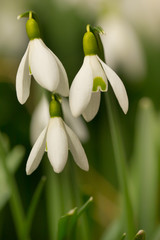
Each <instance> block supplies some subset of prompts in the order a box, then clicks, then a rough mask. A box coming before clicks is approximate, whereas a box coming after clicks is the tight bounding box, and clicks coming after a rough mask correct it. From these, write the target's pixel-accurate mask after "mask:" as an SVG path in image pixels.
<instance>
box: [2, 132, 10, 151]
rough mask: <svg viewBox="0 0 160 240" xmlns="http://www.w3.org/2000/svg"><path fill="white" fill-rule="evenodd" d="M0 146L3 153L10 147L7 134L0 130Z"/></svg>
mask: <svg viewBox="0 0 160 240" xmlns="http://www.w3.org/2000/svg"><path fill="white" fill-rule="evenodd" d="M0 148H1V150H2V151H3V152H4V154H5V155H6V154H7V153H8V152H9V148H10V144H9V138H8V136H7V135H6V134H3V133H1V132H0Z"/></svg>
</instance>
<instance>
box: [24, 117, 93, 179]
mask: <svg viewBox="0 0 160 240" xmlns="http://www.w3.org/2000/svg"><path fill="white" fill-rule="evenodd" d="M46 148H47V154H48V158H49V161H50V163H51V165H52V167H53V169H54V171H55V172H57V173H60V172H61V171H62V170H63V168H64V166H65V164H66V162H67V158H68V149H69V150H70V151H71V153H72V155H73V158H74V160H75V162H76V164H77V165H78V166H79V167H80V168H82V169H83V170H85V171H88V169H89V165H88V160H87V157H86V154H85V152H84V149H83V147H82V145H81V143H80V141H79V139H78V137H77V136H76V134H75V133H74V132H73V131H72V130H71V129H70V128H69V127H68V126H67V125H66V124H65V122H64V121H63V120H62V118H61V117H53V118H50V120H49V123H48V124H47V126H46V127H45V128H44V129H43V131H42V132H41V134H40V136H39V137H38V139H37V141H36V142H35V144H34V146H33V148H32V150H31V153H30V155H29V158H28V161H27V166H26V173H27V174H28V175H29V174H31V173H32V172H33V171H34V170H35V169H36V168H37V167H38V165H39V164H40V161H41V159H42V156H43V154H44V152H45V149H46Z"/></svg>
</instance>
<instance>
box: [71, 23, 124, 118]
mask: <svg viewBox="0 0 160 240" xmlns="http://www.w3.org/2000/svg"><path fill="white" fill-rule="evenodd" d="M100 31H102V30H101V29H100ZM99 41H101V40H100V37H99V34H95V33H94V32H93V31H91V27H90V26H89V25H87V32H86V33H85V34H84V37H83V50H84V54H85V57H84V61H83V65H82V67H81V69H80V70H79V72H78V73H77V75H76V76H75V78H74V80H73V82H72V85H71V88H70V96H69V100H70V108H71V111H72V114H73V116H74V117H78V116H79V115H81V114H82V115H83V117H84V118H85V120H86V121H91V120H92V119H93V118H94V117H95V115H96V114H97V112H98V109H99V105H100V97H101V92H106V91H107V90H108V81H109V82H110V84H111V86H112V88H113V91H114V93H115V95H116V97H117V100H118V102H119V104H120V106H121V108H122V110H123V111H124V113H127V111H128V97H127V93H126V90H125V87H124V85H123V83H122V81H121V79H120V78H119V77H118V75H117V74H116V73H115V72H114V71H113V70H112V69H111V68H110V67H109V66H108V65H107V64H105V63H104V61H102V58H103V50H102V49H100V48H102V47H103V46H102V45H101V44H99V43H98V42H99ZM103 60H104V59H103ZM107 80H108V81H107Z"/></svg>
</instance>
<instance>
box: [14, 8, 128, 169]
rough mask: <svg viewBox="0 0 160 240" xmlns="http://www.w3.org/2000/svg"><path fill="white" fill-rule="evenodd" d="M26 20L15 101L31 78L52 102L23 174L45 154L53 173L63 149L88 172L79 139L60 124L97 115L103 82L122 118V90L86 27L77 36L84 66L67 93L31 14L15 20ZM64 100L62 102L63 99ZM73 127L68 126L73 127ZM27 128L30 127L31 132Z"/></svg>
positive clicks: (59, 66) (59, 67)
mask: <svg viewBox="0 0 160 240" xmlns="http://www.w3.org/2000/svg"><path fill="white" fill-rule="evenodd" d="M23 16H25V17H26V16H27V17H29V19H28V21H27V23H26V30H27V34H28V37H29V39H30V41H29V44H28V47H27V50H26V52H25V54H24V56H23V58H22V60H21V62H20V65H19V68H18V71H17V76H16V92H17V98H18V100H19V102H20V103H21V104H24V103H25V102H26V100H27V99H28V97H29V94H30V84H31V75H33V77H34V79H35V80H36V81H37V83H38V84H39V85H40V86H41V87H43V88H45V89H46V90H48V91H50V92H51V93H52V100H51V102H50V104H47V106H48V107H49V111H45V114H46V118H45V119H46V121H44V124H43V127H42V131H41V133H40V132H39V130H38V134H37V133H36V134H37V135H39V137H38V138H37V140H36V141H35V143H34V146H33V148H32V150H31V153H30V155H29V158H28V161H27V166H26V172H27V174H31V173H32V172H33V171H34V170H35V169H36V168H37V167H38V165H39V164H40V161H41V159H42V156H43V154H44V152H45V151H46V152H47V154H48V159H49V161H50V163H51V165H52V167H53V169H54V171H55V172H57V173H59V172H61V171H62V170H63V168H64V166H65V164H66V161H67V158H68V149H69V150H70V151H71V153H72V155H73V158H74V160H75V162H76V163H77V165H78V166H79V167H80V168H82V169H83V170H85V171H87V170H88V169H89V165H88V160H87V157H86V154H85V151H84V149H83V147H82V145H81V143H80V140H79V138H78V137H77V136H76V134H75V133H74V132H73V130H71V128H70V127H69V126H68V125H67V124H66V123H65V122H64V120H63V114H62V110H63V112H66V109H67V112H68V114H66V113H65V114H64V119H65V116H66V119H71V118H70V116H69V115H71V114H72V115H73V116H72V120H71V121H70V120H68V121H70V122H71V125H73V126H76V124H74V122H75V121H77V120H75V118H77V117H79V116H80V115H83V117H84V119H85V120H86V121H91V120H92V119H93V118H94V117H95V116H96V114H97V112H98V109H99V105H100V98H101V92H107V90H108V81H109V83H110V84H111V86H112V88H113V91H114V93H115V95H116V98H117V100H118V102H119V104H120V106H121V108H122V110H123V111H124V113H125V114H126V113H127V111H128V97H127V93H126V90H125V87H124V85H123V83H122V81H121V79H120V78H119V77H118V75H117V74H116V73H115V72H114V71H113V70H112V69H111V68H110V67H109V66H108V65H107V64H105V62H104V61H103V60H104V59H102V58H101V54H100V50H99V49H100V46H99V45H98V44H99V43H98V41H97V38H96V34H95V32H94V31H92V29H91V27H90V26H89V25H87V32H86V33H85V34H84V37H83V49H84V54H85V57H84V62H83V65H82V67H81V69H80V70H79V72H78V73H77V75H76V76H75V78H74V80H73V82H72V85H71V88H70V93H69V84H68V78H67V74H66V71H65V69H64V67H63V65H62V63H61V62H60V60H59V59H58V58H57V57H56V56H55V54H54V53H53V52H52V51H51V50H50V49H49V48H48V47H47V46H46V45H45V44H44V42H43V40H42V39H41V35H40V30H39V26H38V22H37V20H36V16H35V14H33V13H32V12H28V13H25V14H24V15H20V17H19V18H21V17H23ZM67 96H69V104H70V108H69V105H68V104H67V105H66V104H65V105H64V104H62V106H61V102H63V100H62V97H67ZM64 102H65V100H64ZM73 128H74V127H73ZM32 129H33V128H32Z"/></svg>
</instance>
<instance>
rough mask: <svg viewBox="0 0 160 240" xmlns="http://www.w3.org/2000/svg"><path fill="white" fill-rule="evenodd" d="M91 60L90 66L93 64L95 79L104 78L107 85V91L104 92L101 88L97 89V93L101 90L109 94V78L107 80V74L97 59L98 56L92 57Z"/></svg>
mask: <svg viewBox="0 0 160 240" xmlns="http://www.w3.org/2000/svg"><path fill="white" fill-rule="evenodd" d="M89 60H90V64H91V68H92V74H93V79H95V78H99V77H100V78H102V79H103V81H104V83H105V85H106V89H105V90H102V89H101V87H100V86H99V87H98V89H97V92H98V91H99V90H100V91H103V92H107V90H108V83H107V78H106V74H105V72H104V70H103V68H102V66H101V64H100V62H99V60H98V58H97V56H96V55H92V56H90V58H89Z"/></svg>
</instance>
